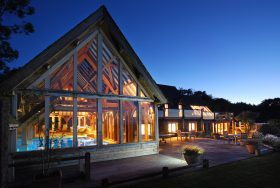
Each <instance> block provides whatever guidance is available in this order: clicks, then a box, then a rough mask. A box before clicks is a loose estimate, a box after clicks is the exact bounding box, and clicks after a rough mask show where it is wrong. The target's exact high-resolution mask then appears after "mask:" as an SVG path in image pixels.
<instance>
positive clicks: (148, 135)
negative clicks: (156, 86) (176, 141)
mask: <svg viewBox="0 0 280 188" xmlns="http://www.w3.org/2000/svg"><path fill="white" fill-rule="evenodd" d="M153 106H154V105H153V103H149V102H141V113H142V118H141V121H142V122H141V136H142V141H151V140H154V139H155V119H154V118H155V114H154V107H153Z"/></svg>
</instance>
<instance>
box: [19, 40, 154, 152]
mask: <svg viewBox="0 0 280 188" xmlns="http://www.w3.org/2000/svg"><path fill="white" fill-rule="evenodd" d="M97 44H98V42H97V37H93V38H92V39H91V40H89V41H88V42H87V43H86V44H85V45H84V46H82V47H81V48H79V50H78V51H77V52H75V53H76V56H75V55H72V56H70V57H69V58H68V59H67V60H65V61H64V62H61V64H60V65H57V66H55V68H53V69H50V72H49V74H48V75H49V76H48V75H47V76H45V77H44V78H42V79H40V80H42V81H40V82H39V81H38V83H39V84H36V85H35V86H32V88H36V89H37V90H38V89H39V90H42V91H45V90H49V89H51V91H52V93H50V94H48V95H45V94H44V93H42V92H41V93H35V91H34V93H32V92H29V93H18V94H17V96H18V101H17V104H18V109H17V113H18V119H19V122H21V125H20V127H19V128H18V130H17V151H30V150H39V149H42V148H44V147H45V143H46V138H47V135H49V138H50V141H49V142H50V146H49V147H52V148H69V147H84V146H94V145H98V144H99V145H108V144H120V143H121V138H120V137H121V136H120V132H121V129H120V126H122V128H123V136H122V137H123V140H122V143H135V142H139V136H141V141H143V142H145V141H153V140H155V113H154V104H153V103H150V102H140V101H139V100H138V98H142V100H141V101H145V100H147V98H148V96H146V95H145V93H144V91H143V90H140V92H137V88H140V87H137V82H136V81H135V77H134V76H133V75H132V73H131V72H130V71H129V70H128V68H127V67H126V66H125V65H123V66H120V64H122V63H124V62H121V61H120V60H119V58H117V55H115V54H114V53H113V51H112V50H111V49H110V48H109V45H108V43H107V42H106V41H105V40H104V42H103V43H102V74H100V75H102V79H101V81H102V89H101V91H100V92H97V90H98V83H97V82H98V75H99V74H98V66H97V62H98V58H97V55H98V49H97V46H98V45H97ZM74 57H77V61H74ZM75 63H76V65H75ZM75 66H76V68H77V69H76V73H77V74H76V75H74V67H75ZM119 71H121V72H119ZM120 73H121V74H120ZM120 77H121V78H120ZM46 79H49V82H48V81H46ZM75 80H76V81H75ZM99 80H100V79H99ZM36 83H37V82H36ZM47 83H49V85H48V84H47ZM120 83H122V91H119V90H120ZM76 91H78V94H77V93H75V92H76ZM97 93H98V95H96V94H97ZM137 93H139V96H137ZM103 94H104V95H103ZM111 96H114V97H115V99H112V98H110V97H111ZM120 96H122V97H123V96H129V97H127V98H128V99H126V100H122V99H121V98H120ZM144 98H146V99H144ZM148 100H149V101H150V99H148ZM98 101H100V103H98ZM98 104H100V109H102V113H97V112H98V110H97V109H98V108H97V107H98ZM120 105H122V114H120ZM46 107H47V108H46ZM139 108H141V110H140V111H139V110H138V109H139ZM46 109H48V110H46ZM98 114H100V118H98ZM46 117H48V118H46ZM139 117H140V118H139ZM98 119H101V120H102V130H101V131H102V138H100V140H102V141H101V143H98V134H97V132H98V131H97V124H98ZM120 119H121V120H122V121H120ZM120 122H121V123H122V124H120ZM46 124H47V125H48V126H46ZM74 125H75V126H74ZM139 125H140V126H139ZM75 127H76V128H77V129H76V130H74V129H75ZM46 133H48V134H46Z"/></svg>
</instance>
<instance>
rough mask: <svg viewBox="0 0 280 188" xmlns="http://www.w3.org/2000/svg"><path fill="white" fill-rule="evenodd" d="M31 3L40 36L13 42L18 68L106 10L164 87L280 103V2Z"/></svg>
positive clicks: (122, 0)
mask: <svg viewBox="0 0 280 188" xmlns="http://www.w3.org/2000/svg"><path fill="white" fill-rule="evenodd" d="M31 2H32V5H33V6H34V7H35V9H36V14H35V15H33V16H32V17H30V18H28V19H27V20H29V21H31V22H32V23H33V24H34V26H35V30H36V31H35V33H33V34H32V35H29V36H14V37H13V38H12V45H13V46H14V47H15V48H17V49H18V50H19V51H20V58H19V59H18V60H16V61H15V62H13V63H12V64H11V66H12V67H17V66H21V65H24V64H25V63H27V62H28V61H29V60H31V59H32V58H33V57H35V56H36V55H37V54H38V53H39V52H40V51H42V50H44V49H45V48H46V47H47V46H48V45H50V44H51V43H53V42H54V41H55V40H57V39H58V38H59V37H61V36H62V35H63V34H65V33H66V32H67V31H69V30H70V29H71V28H72V27H74V26H75V25H76V24H78V23H79V22H80V21H82V20H83V19H84V18H86V17H87V16H88V15H89V14H91V13H92V12H94V11H95V10H96V9H97V8H98V7H100V6H101V5H103V4H104V5H105V6H106V7H107V9H108V11H109V12H110V14H111V15H112V17H113V19H114V20H115V21H116V23H117V25H118V26H119V27H120V29H121V31H122V32H123V33H124V35H125V36H126V38H127V40H128V41H129V42H130V44H131V45H132V47H133V48H134V50H135V51H136V53H137V54H138V56H139V57H140V59H141V60H142V62H143V63H144V65H145V66H146V67H147V69H148V71H149V72H150V73H151V75H152V76H153V78H154V79H155V80H156V81H157V82H158V83H160V84H168V85H174V86H176V87H183V88H192V89H194V90H205V91H207V93H209V94H212V95H213V96H214V97H223V98H226V99H228V100H230V101H232V102H240V101H243V102H247V103H253V104H258V103H260V102H261V101H262V100H264V99H266V98H274V97H280V87H279V85H280V84H279V83H280V76H279V72H280V21H279V20H280V11H279V10H280V1H277V0H274V1H273V0H262V1H260V0H254V1H253V0H223V1H218V0H213V1H212V0H205V1H201V0H172V1H171V0H170V1H167V0H159V1H156V0H146V1H145V0H141V1H140V0H139V1H136V0H133V1H131V0H108V1H101V0H68V1H66V0H59V1H57V0H41V1H35V0H33V1H31ZM9 19H10V18H8V19H7V20H5V21H7V22H9V21H11V20H9Z"/></svg>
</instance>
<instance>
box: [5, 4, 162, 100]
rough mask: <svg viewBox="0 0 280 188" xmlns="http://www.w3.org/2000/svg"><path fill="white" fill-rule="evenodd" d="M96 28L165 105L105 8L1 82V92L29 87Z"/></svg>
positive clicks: (143, 67)
mask: <svg viewBox="0 0 280 188" xmlns="http://www.w3.org/2000/svg"><path fill="white" fill-rule="evenodd" d="M96 27H98V28H99V29H100V30H101V31H102V32H103V33H104V35H106V37H107V38H108V40H109V41H110V42H111V43H112V44H113V46H114V47H115V49H116V50H117V51H118V52H119V54H120V55H121V57H122V58H123V59H124V60H125V62H126V64H127V66H128V67H129V68H130V69H131V71H132V72H133V73H134V75H135V76H136V77H137V79H138V81H139V82H140V84H141V85H142V86H143V87H144V88H145V90H146V91H147V93H148V94H149V96H151V97H153V98H154V99H155V101H156V102H158V103H166V98H165V97H164V95H163V94H162V92H161V90H160V89H159V88H158V86H157V85H156V82H155V81H154V80H153V78H152V76H151V75H150V74H149V72H148V71H147V69H146V68H145V66H144V65H143V63H142V62H141V60H140V59H139V57H138V56H137V54H136V53H135V51H134V50H133V48H132V47H131V46H130V44H129V43H128V41H127V40H126V38H125V37H124V35H123V34H122V32H121V31H120V29H119V28H118V26H117V25H116V23H115V22H114V20H113V19H112V17H111V16H110V14H109V13H108V11H107V9H106V8H105V6H101V7H100V8H99V9H98V10H97V11H95V12H94V13H93V14H91V15H90V16H88V17H87V18H86V19H84V20H83V21H82V22H80V23H79V24H78V25H76V26H75V27H74V28H73V29H71V30H70V31H69V32H67V33H66V34H65V35H64V36H62V37H61V38H60V39H58V40H57V41H55V42H54V43H53V44H51V45H50V46H49V47H47V48H46V49H45V50H43V51H42V52H41V53H39V54H38V55H37V56H36V57H34V58H33V59H32V60H31V61H29V62H28V63H27V64H25V65H24V66H23V67H22V68H21V69H20V70H19V71H18V72H17V73H15V74H14V75H12V76H11V77H10V78H9V79H8V80H6V81H4V82H3V83H1V88H0V91H1V92H2V93H4V92H7V91H11V90H13V89H15V88H24V87H26V86H28V85H29V84H31V83H32V82H34V81H35V80H36V79H37V78H38V77H39V76H40V75H41V74H43V73H44V72H46V70H47V68H48V67H49V66H50V65H53V64H55V63H56V62H57V61H58V60H60V59H62V58H63V57H64V56H65V55H66V54H68V53H69V52H70V51H72V50H73V49H75V47H76V44H77V43H78V42H79V41H82V40H83V39H84V38H86V37H87V36H89V35H90V34H91V33H93V31H94V29H96Z"/></svg>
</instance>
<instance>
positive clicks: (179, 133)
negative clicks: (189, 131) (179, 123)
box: [177, 130, 186, 142]
mask: <svg viewBox="0 0 280 188" xmlns="http://www.w3.org/2000/svg"><path fill="white" fill-rule="evenodd" d="M178 137H180V139H181V142H182V137H186V136H185V135H184V134H182V132H181V130H177V141H178Z"/></svg>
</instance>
